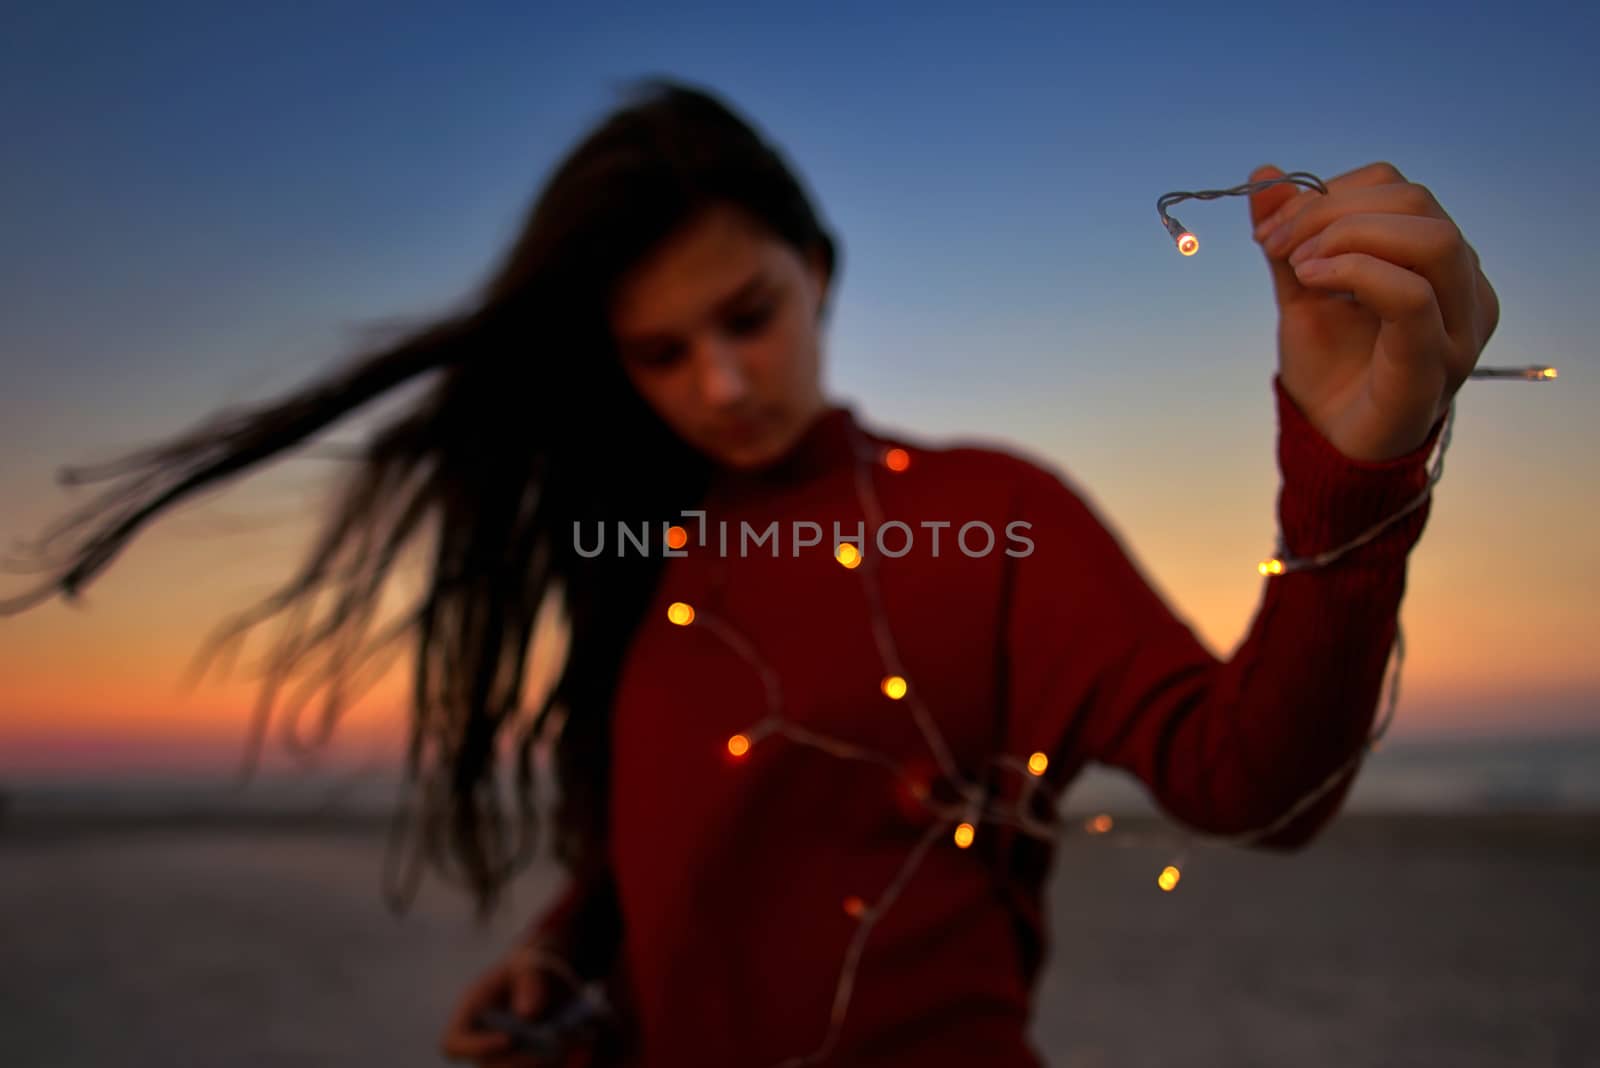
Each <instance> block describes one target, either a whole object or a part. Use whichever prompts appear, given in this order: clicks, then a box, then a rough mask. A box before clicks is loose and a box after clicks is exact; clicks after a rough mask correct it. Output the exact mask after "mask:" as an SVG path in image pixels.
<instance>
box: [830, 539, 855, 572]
mask: <svg viewBox="0 0 1600 1068" xmlns="http://www.w3.org/2000/svg"><path fill="white" fill-rule="evenodd" d="M833 558H834V559H835V560H837V561H839V562H840V563H841V564H843V565H844V566H845V567H855V566H857V565H858V564H860V563H861V550H860V549H857V548H856V547H855V546H854V545H851V544H850V543H849V542H843V543H841V544H840V546H839V549H838V551H837V552H835V553H834V554H833Z"/></svg>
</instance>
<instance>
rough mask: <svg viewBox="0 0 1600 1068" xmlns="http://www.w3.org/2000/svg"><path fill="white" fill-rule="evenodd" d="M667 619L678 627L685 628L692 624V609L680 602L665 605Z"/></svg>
mask: <svg viewBox="0 0 1600 1068" xmlns="http://www.w3.org/2000/svg"><path fill="white" fill-rule="evenodd" d="M667 618H668V619H670V620H671V621H672V622H674V623H676V624H677V625H678V626H680V627H687V626H688V625H689V624H690V623H693V622H694V609H693V608H691V607H689V606H688V605H686V604H684V603H683V602H682V601H673V602H672V603H671V604H669V605H667Z"/></svg>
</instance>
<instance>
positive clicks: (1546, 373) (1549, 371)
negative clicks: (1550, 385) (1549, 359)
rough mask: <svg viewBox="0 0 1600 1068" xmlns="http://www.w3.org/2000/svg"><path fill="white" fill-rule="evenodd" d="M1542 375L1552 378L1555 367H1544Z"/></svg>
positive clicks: (1554, 374) (1554, 373)
mask: <svg viewBox="0 0 1600 1068" xmlns="http://www.w3.org/2000/svg"><path fill="white" fill-rule="evenodd" d="M1544 376H1545V377H1546V378H1554V377H1555V376H1556V369H1555V368H1554V367H1546V368H1545V369H1544Z"/></svg>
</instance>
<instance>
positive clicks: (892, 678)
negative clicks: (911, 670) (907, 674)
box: [879, 675, 906, 701]
mask: <svg viewBox="0 0 1600 1068" xmlns="http://www.w3.org/2000/svg"><path fill="white" fill-rule="evenodd" d="M879 688H880V689H881V690H883V695H884V696H885V697H887V698H889V699H890V700H891V701H898V700H900V698H902V697H904V696H905V695H906V680H905V679H902V678H901V677H900V676H899V675H885V676H884V679H883V682H882V683H881V684H880V686H879Z"/></svg>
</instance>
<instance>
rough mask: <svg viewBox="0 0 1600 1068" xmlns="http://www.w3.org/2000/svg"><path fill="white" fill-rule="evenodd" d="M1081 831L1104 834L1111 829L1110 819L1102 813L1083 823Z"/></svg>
mask: <svg viewBox="0 0 1600 1068" xmlns="http://www.w3.org/2000/svg"><path fill="white" fill-rule="evenodd" d="M1083 829H1084V830H1086V831H1088V832H1089V833H1090V834H1105V833H1106V832H1107V831H1109V830H1110V829H1111V817H1110V816H1108V815H1106V814H1105V813H1104V812H1102V813H1100V814H1099V815H1098V816H1092V817H1090V818H1089V819H1087V820H1084V821H1083Z"/></svg>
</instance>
